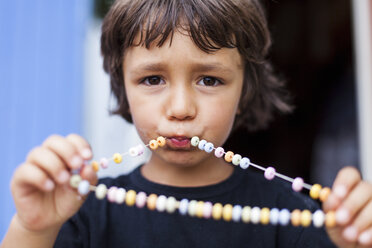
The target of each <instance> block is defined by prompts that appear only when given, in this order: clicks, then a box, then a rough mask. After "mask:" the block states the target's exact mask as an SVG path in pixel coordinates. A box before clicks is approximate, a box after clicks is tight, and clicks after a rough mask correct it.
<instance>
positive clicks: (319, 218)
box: [313, 209, 325, 228]
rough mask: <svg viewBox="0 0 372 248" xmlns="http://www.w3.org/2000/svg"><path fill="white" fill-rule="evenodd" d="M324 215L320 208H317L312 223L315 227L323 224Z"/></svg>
mask: <svg viewBox="0 0 372 248" xmlns="http://www.w3.org/2000/svg"><path fill="white" fill-rule="evenodd" d="M324 220H325V216H324V213H323V211H322V210H320V209H318V210H316V211H315V212H314V214H313V224H314V226H315V227H318V228H319V227H322V226H323V224H324Z"/></svg>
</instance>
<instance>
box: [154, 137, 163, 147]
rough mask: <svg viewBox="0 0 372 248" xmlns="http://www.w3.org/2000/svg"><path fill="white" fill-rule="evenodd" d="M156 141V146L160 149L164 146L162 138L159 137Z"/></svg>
mask: <svg viewBox="0 0 372 248" xmlns="http://www.w3.org/2000/svg"><path fill="white" fill-rule="evenodd" d="M156 141H157V142H158V145H159V146H160V147H163V146H164V145H165V138H164V137H162V136H159V137H158V138H157V139H156Z"/></svg>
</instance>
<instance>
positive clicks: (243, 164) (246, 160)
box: [240, 157, 251, 170]
mask: <svg viewBox="0 0 372 248" xmlns="http://www.w3.org/2000/svg"><path fill="white" fill-rule="evenodd" d="M250 163H251V161H250V160H249V158H246V157H244V158H242V160H240V168H242V169H243V170H245V169H247V168H248V167H249V164H250Z"/></svg>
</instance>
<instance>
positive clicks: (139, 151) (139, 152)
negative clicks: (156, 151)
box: [136, 144, 145, 156]
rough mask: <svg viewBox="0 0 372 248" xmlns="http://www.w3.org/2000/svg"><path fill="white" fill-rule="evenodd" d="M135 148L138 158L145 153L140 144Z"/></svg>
mask: <svg viewBox="0 0 372 248" xmlns="http://www.w3.org/2000/svg"><path fill="white" fill-rule="evenodd" d="M136 147H137V151H138V156H140V155H142V154H143V152H144V151H145V147H144V146H143V145H141V144H139V145H138V146H136Z"/></svg>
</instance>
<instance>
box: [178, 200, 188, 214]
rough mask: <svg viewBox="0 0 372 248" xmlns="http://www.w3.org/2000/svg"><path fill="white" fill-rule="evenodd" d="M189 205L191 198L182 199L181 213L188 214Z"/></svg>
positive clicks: (179, 208) (179, 209)
mask: <svg viewBox="0 0 372 248" xmlns="http://www.w3.org/2000/svg"><path fill="white" fill-rule="evenodd" d="M188 206H189V200H187V199H182V200H181V201H180V206H179V207H178V211H179V212H180V214H181V215H186V214H187V208H188Z"/></svg>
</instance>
